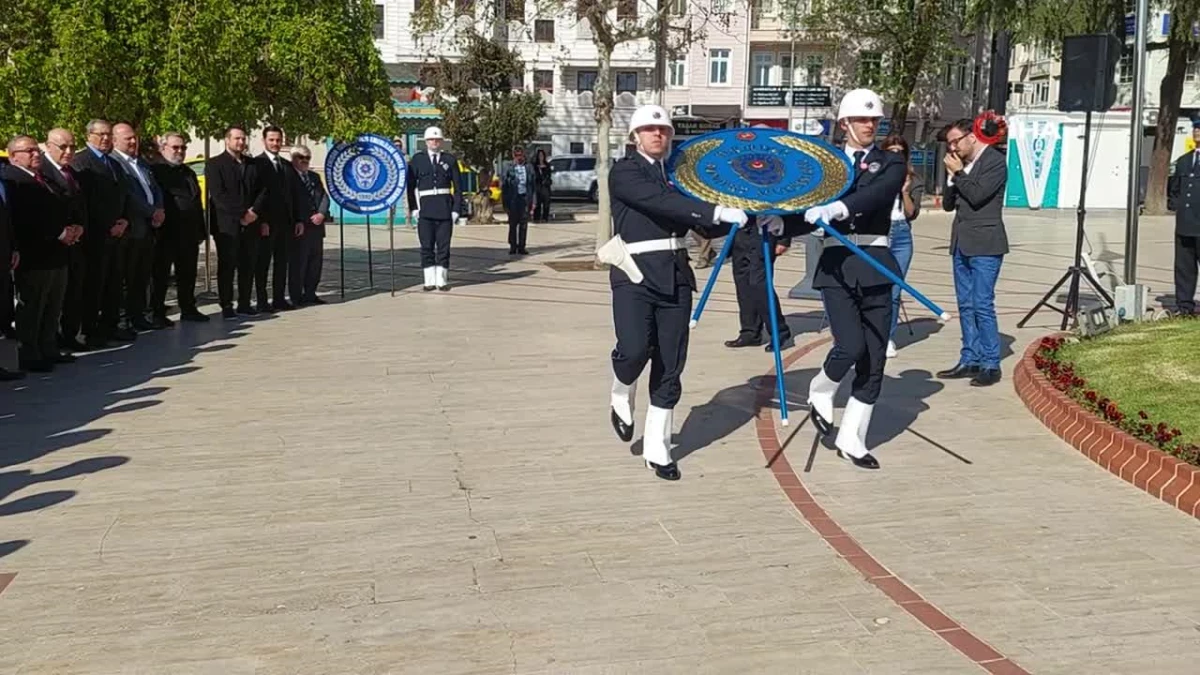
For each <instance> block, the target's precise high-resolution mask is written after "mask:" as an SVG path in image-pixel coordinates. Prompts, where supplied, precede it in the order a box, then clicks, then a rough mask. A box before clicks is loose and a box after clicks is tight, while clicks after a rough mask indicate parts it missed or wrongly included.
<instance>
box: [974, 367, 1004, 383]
mask: <svg viewBox="0 0 1200 675" xmlns="http://www.w3.org/2000/svg"><path fill="white" fill-rule="evenodd" d="M999 381H1000V369H999V368H984V369H983V370H980V371H979V374H978V375H976V376H975V377H973V378H971V386H972V387H990V386H992V385H993V384H996V383H997V382H999Z"/></svg>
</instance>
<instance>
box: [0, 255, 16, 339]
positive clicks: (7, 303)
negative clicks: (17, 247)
mask: <svg viewBox="0 0 1200 675" xmlns="http://www.w3.org/2000/svg"><path fill="white" fill-rule="evenodd" d="M2 255H4V256H5V258H4V260H3V261H2V262H0V331H4V332H7V331H9V330H12V328H13V320H14V319H16V304H15V303H16V300H17V298H16V295H15V293H14V292H13V290H14V289H13V281H12V270H11V269H9V265H10V264H11V263H12V254H11V253H3V254H2Z"/></svg>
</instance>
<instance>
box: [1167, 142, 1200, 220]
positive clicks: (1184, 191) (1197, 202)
mask: <svg viewBox="0 0 1200 675" xmlns="http://www.w3.org/2000/svg"><path fill="white" fill-rule="evenodd" d="M1197 158H1200V153H1197V152H1189V153H1187V154H1185V155H1183V156H1182V157H1180V158H1179V159H1177V160H1175V175H1174V176H1171V180H1170V182H1169V183H1167V196H1168V198H1169V201H1171V202H1173V203H1174V205H1175V234H1177V235H1179V236H1183V237H1198V236H1200V167H1197V166H1196V159H1197Z"/></svg>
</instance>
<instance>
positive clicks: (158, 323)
mask: <svg viewBox="0 0 1200 675" xmlns="http://www.w3.org/2000/svg"><path fill="white" fill-rule="evenodd" d="M150 325H152V326H154V327H155V328H172V327H174V326H175V322H174V321H172V320H170V319H168V318H167V315H166V314H155V315H154V318H153V319H151V320H150Z"/></svg>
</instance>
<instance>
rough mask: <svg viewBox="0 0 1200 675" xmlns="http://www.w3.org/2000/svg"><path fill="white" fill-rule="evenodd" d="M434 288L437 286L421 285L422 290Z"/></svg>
mask: <svg viewBox="0 0 1200 675" xmlns="http://www.w3.org/2000/svg"><path fill="white" fill-rule="evenodd" d="M434 288H437V287H436V286H422V287H421V290H423V291H432V290H433V289H434Z"/></svg>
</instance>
